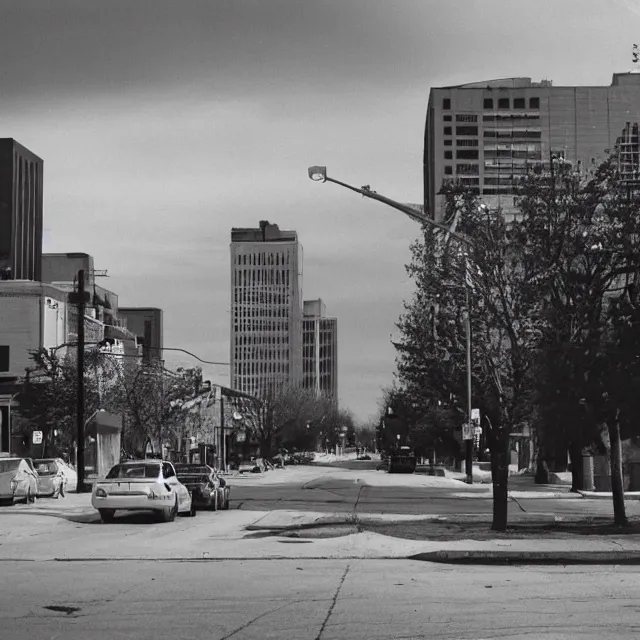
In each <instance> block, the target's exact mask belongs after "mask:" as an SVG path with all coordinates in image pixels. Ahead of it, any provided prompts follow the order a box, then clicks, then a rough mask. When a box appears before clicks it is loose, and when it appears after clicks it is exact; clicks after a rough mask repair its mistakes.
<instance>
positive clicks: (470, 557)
mask: <svg viewBox="0 0 640 640" xmlns="http://www.w3.org/2000/svg"><path fill="white" fill-rule="evenodd" d="M407 560H419V561H422V562H439V563H442V564H482V565H489V564H495V565H510V564H522V565H524V564H547V565H568V564H614V565H617V564H626V565H637V564H640V551H443V550H440V551H428V552H425V553H417V554H415V555H413V556H409V557H408V558H407Z"/></svg>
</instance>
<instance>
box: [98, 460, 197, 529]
mask: <svg viewBox="0 0 640 640" xmlns="http://www.w3.org/2000/svg"><path fill="white" fill-rule="evenodd" d="M91 504H92V505H93V507H94V508H95V509H97V510H98V511H99V512H100V517H101V518H102V521H103V522H112V521H113V518H114V515H115V512H116V511H153V512H155V513H156V514H157V515H158V517H159V518H160V520H161V521H163V522H172V521H173V520H174V519H175V517H176V515H177V514H184V515H189V516H191V517H193V516H195V515H196V511H195V505H194V504H193V500H192V499H191V494H190V493H189V490H188V489H187V488H186V487H185V486H184V485H183V484H182V483H181V482H180V481H179V480H178V478H177V476H176V471H175V469H174V467H173V465H172V464H171V463H170V462H167V461H162V460H131V461H127V462H122V463H120V464H117V465H115V466H114V467H112V468H111V470H110V471H109V473H107V475H106V477H105V479H104V480H99V481H98V482H96V483H95V485H94V487H93V492H92V494H91Z"/></svg>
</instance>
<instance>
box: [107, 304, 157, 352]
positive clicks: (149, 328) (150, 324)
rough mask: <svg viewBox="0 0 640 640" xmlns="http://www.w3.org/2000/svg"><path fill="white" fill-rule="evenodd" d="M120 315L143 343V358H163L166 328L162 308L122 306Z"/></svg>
mask: <svg viewBox="0 0 640 640" xmlns="http://www.w3.org/2000/svg"><path fill="white" fill-rule="evenodd" d="M118 316H119V317H120V318H122V320H123V321H124V322H125V324H126V327H127V329H128V330H129V331H131V332H132V333H133V334H135V335H136V336H137V338H138V344H140V345H142V359H143V360H144V361H145V362H149V361H150V360H152V359H153V360H163V359H164V356H163V352H162V347H164V329H163V324H162V309H158V308H156V307H120V308H119V309H118Z"/></svg>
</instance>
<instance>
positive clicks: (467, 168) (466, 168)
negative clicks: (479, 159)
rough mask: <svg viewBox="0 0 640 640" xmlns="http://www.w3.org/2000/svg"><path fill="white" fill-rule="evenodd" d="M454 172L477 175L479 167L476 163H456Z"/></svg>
mask: <svg viewBox="0 0 640 640" xmlns="http://www.w3.org/2000/svg"><path fill="white" fill-rule="evenodd" d="M456 173H457V174H458V175H465V174H467V175H475V176H477V175H478V173H479V168H478V165H477V164H457V165H456Z"/></svg>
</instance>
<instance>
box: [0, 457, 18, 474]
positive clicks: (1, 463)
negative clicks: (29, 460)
mask: <svg viewBox="0 0 640 640" xmlns="http://www.w3.org/2000/svg"><path fill="white" fill-rule="evenodd" d="M21 462H22V460H0V473H6V472H7V471H16V470H17V469H19V468H20V463H21Z"/></svg>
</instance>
